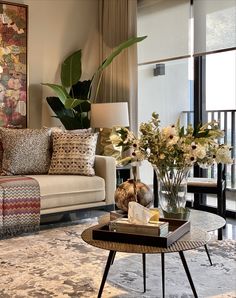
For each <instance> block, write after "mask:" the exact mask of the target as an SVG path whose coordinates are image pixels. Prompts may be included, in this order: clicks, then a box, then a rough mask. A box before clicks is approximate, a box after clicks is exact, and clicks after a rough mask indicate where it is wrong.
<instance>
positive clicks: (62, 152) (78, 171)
mask: <svg viewBox="0 0 236 298" xmlns="http://www.w3.org/2000/svg"><path fill="white" fill-rule="evenodd" d="M52 136H53V153H52V159H51V165H50V169H49V174H74V175H85V176H94V175H95V171H94V168H93V167H94V161H95V150H96V144H97V133H84V134H73V133H67V132H64V133H58V132H55V133H53V135H52Z"/></svg>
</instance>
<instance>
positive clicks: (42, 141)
mask: <svg viewBox="0 0 236 298" xmlns="http://www.w3.org/2000/svg"><path fill="white" fill-rule="evenodd" d="M0 134H1V140H2V147H3V159H2V174H4V175H25V174H45V173H47V172H48V169H49V166H50V151H49V149H50V135H49V130H48V129H30V128H26V129H11V128H1V129H0Z"/></svg>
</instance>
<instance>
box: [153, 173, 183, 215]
mask: <svg viewBox="0 0 236 298" xmlns="http://www.w3.org/2000/svg"><path fill="white" fill-rule="evenodd" d="M154 169H155V171H156V175H157V180H158V198H159V205H160V207H161V209H162V211H163V215H164V217H167V218H179V219H187V218H188V217H189V209H188V208H185V205H186V194H187V179H188V174H189V168H175V167H171V168H167V169H161V170H160V169H158V168H157V167H154Z"/></svg>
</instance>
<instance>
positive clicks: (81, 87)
mask: <svg viewBox="0 0 236 298" xmlns="http://www.w3.org/2000/svg"><path fill="white" fill-rule="evenodd" d="M91 83H92V80H86V81H82V82H81V81H79V82H77V83H76V84H75V85H73V86H72V87H71V90H70V96H71V97H73V98H81V99H89V91H90V86H91Z"/></svg>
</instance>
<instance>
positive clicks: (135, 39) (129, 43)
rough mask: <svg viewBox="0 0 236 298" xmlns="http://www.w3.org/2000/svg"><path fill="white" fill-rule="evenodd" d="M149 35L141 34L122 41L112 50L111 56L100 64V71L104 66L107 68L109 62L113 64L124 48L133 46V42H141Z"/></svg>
mask: <svg viewBox="0 0 236 298" xmlns="http://www.w3.org/2000/svg"><path fill="white" fill-rule="evenodd" d="M146 37H147V36H141V37H131V38H129V39H128V40H126V41H125V42H123V43H121V44H120V45H119V46H118V47H117V48H116V49H115V50H114V52H112V53H111V54H110V56H108V57H107V58H106V59H105V60H104V61H103V63H102V64H101V65H100V66H99V68H98V71H100V70H103V69H104V68H106V67H107V66H108V65H109V64H111V62H112V61H113V59H114V58H115V57H116V56H117V55H119V54H120V53H121V52H122V51H123V50H124V49H126V48H128V47H130V46H132V45H133V44H135V43H137V42H140V41H142V40H144V39H145V38H146Z"/></svg>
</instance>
